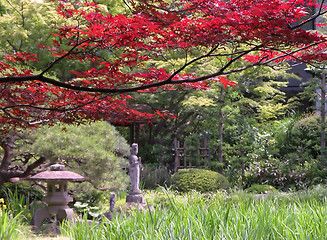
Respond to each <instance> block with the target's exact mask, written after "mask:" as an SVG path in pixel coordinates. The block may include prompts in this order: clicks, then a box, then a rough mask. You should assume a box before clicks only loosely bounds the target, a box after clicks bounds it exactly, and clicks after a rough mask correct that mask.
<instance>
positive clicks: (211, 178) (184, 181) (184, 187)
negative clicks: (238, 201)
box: [171, 168, 229, 193]
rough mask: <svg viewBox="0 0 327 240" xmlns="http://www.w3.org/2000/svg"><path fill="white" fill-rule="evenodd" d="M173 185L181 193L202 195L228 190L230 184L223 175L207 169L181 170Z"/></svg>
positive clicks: (176, 175) (173, 177)
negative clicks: (198, 193) (190, 192)
mask: <svg viewBox="0 0 327 240" xmlns="http://www.w3.org/2000/svg"><path fill="white" fill-rule="evenodd" d="M171 185H172V187H173V188H174V189H176V190H177V191H180V192H189V191H191V190H195V191H198V192H201V193H205V192H213V191H217V190H219V189H227V188H228V187H229V183H228V180H227V178H226V177H224V176H223V175H221V174H219V173H217V172H214V171H210V170H206V169H197V168H190V169H181V170H179V171H178V172H177V173H175V174H174V175H173V176H172V178H171Z"/></svg>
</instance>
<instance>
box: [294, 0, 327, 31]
mask: <svg viewBox="0 0 327 240" xmlns="http://www.w3.org/2000/svg"><path fill="white" fill-rule="evenodd" d="M324 2H325V0H322V2H321V4H320V7H319V11H318V12H316V13H315V14H314V15H312V16H311V17H310V18H308V19H307V20H305V21H303V22H301V23H299V24H298V25H296V26H293V27H290V29H291V30H293V29H296V28H300V27H302V26H303V25H305V24H307V23H308V22H311V21H313V20H315V19H316V18H317V17H319V16H322V15H324V14H326V13H327V11H324V12H322V11H321V10H322V8H323V5H324Z"/></svg>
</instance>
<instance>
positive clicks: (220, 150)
mask: <svg viewBox="0 0 327 240" xmlns="http://www.w3.org/2000/svg"><path fill="white" fill-rule="evenodd" d="M223 106H224V89H223V87H221V89H220V96H219V110H218V135H219V146H218V162H219V163H220V165H221V166H220V167H219V172H220V173H222V171H223V169H222V163H223V131H224V115H223Z"/></svg>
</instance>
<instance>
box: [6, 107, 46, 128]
mask: <svg viewBox="0 0 327 240" xmlns="http://www.w3.org/2000/svg"><path fill="white" fill-rule="evenodd" d="M2 111H3V112H4V113H5V114H7V115H8V116H9V117H10V118H12V119H15V120H18V121H20V122H24V123H27V124H28V125H37V124H42V123H45V122H49V121H50V120H49V119H44V120H40V121H35V122H30V121H27V120H25V119H23V118H19V117H16V116H14V115H12V114H11V113H10V112H8V111H7V110H6V109H2Z"/></svg>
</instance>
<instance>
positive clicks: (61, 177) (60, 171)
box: [28, 164, 85, 182]
mask: <svg viewBox="0 0 327 240" xmlns="http://www.w3.org/2000/svg"><path fill="white" fill-rule="evenodd" d="M28 180H43V181H70V182H83V181H84V180H85V178H84V177H83V176H81V175H79V174H77V173H74V172H71V171H66V170H65V166H64V165H61V164H54V165H52V166H51V167H50V171H44V172H40V173H37V174H35V175H34V176H32V177H29V178H28Z"/></svg>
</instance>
